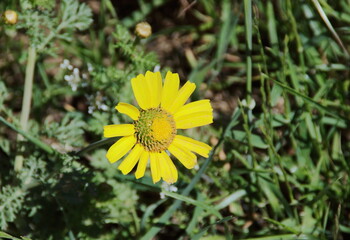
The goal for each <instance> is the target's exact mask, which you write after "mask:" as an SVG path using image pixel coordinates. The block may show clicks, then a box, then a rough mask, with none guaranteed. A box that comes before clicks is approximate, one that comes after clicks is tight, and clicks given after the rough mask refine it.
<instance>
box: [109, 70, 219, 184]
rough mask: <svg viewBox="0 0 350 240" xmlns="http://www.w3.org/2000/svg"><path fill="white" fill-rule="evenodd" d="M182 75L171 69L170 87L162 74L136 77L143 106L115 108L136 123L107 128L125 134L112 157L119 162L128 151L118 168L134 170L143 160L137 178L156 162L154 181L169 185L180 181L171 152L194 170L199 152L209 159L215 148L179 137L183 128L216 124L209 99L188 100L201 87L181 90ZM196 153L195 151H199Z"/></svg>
mask: <svg viewBox="0 0 350 240" xmlns="http://www.w3.org/2000/svg"><path fill="white" fill-rule="evenodd" d="M179 84H180V80H179V75H178V74H177V73H171V72H168V73H167V74H166V77H165V81H164V85H163V84H162V77H161V75H160V73H159V72H155V73H153V72H150V71H148V72H146V74H145V75H142V74H139V75H138V76H137V77H136V78H133V79H131V85H132V89H133V92H134V96H135V98H136V101H137V103H138V105H139V106H140V109H138V108H136V107H134V106H133V105H130V104H128V103H119V104H118V105H117V106H116V107H115V108H116V109H117V110H118V111H119V112H121V113H124V114H126V115H128V116H129V117H130V118H131V119H132V120H134V122H133V124H119V125H107V126H104V136H105V137H119V136H121V137H122V138H120V139H119V140H118V141H117V142H116V143H114V144H113V145H112V146H111V147H110V148H109V150H108V152H107V155H106V157H107V158H108V160H109V161H110V162H111V163H114V162H116V161H118V160H119V159H121V158H122V157H123V156H124V155H126V154H127V153H128V152H129V151H130V150H131V151H130V153H129V154H128V155H127V156H126V157H125V159H124V160H123V162H122V163H121V164H120V165H119V167H118V169H119V170H121V171H122V173H123V174H128V173H129V172H130V171H131V170H132V169H133V168H134V167H135V165H136V164H137V163H138V165H137V169H136V172H135V176H136V178H137V179H138V178H141V177H143V176H144V174H145V169H146V166H147V163H148V160H150V166H151V173H152V179H153V182H154V183H156V182H158V181H159V180H160V179H161V178H162V179H163V180H164V181H165V182H167V183H174V182H176V181H177V178H178V173H177V169H176V167H175V165H174V163H173V162H172V160H171V159H170V157H169V155H168V151H169V152H170V153H171V154H173V155H174V156H175V157H176V158H177V159H178V160H180V162H181V163H182V164H183V165H184V166H185V167H186V168H188V169H191V168H193V167H194V166H195V165H196V164H197V156H196V155H195V154H194V153H197V154H199V155H201V156H203V157H208V154H209V151H210V150H211V147H210V146H208V145H207V144H205V143H202V142H199V141H196V140H194V139H192V138H189V137H185V136H181V135H177V129H188V128H193V127H199V126H203V125H207V124H210V123H212V122H213V109H212V107H211V105H210V101H209V100H207V99H206V100H200V101H195V102H192V103H188V104H185V103H186V101H187V100H188V98H189V97H190V96H191V94H192V93H193V91H194V90H195V88H196V85H195V84H194V83H191V82H189V81H188V82H186V84H185V85H184V86H183V87H182V88H181V89H179ZM193 152H194V153H193Z"/></svg>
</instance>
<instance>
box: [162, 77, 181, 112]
mask: <svg viewBox="0 0 350 240" xmlns="http://www.w3.org/2000/svg"><path fill="white" fill-rule="evenodd" d="M179 85H180V78H179V74H177V73H171V72H170V71H169V72H167V74H166V76H165V81H164V86H163V89H162V99H161V105H162V108H164V109H165V110H168V109H169V108H170V107H171V105H172V104H173V102H174V100H175V98H176V96H177V94H178V91H179Z"/></svg>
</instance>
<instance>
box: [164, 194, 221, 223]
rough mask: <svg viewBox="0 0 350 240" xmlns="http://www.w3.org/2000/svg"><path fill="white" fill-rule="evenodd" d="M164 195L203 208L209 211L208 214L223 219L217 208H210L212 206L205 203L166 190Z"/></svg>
mask: <svg viewBox="0 0 350 240" xmlns="http://www.w3.org/2000/svg"><path fill="white" fill-rule="evenodd" d="M163 193H164V194H165V196H168V197H172V198H174V199H177V200H180V201H183V202H185V203H187V204H191V205H194V206H197V207H201V208H203V209H205V210H207V211H208V212H210V213H212V214H213V215H215V216H216V217H217V218H222V215H221V214H220V212H219V211H217V210H216V208H214V207H213V206H210V205H208V204H206V203H204V202H203V201H198V200H194V199H192V198H189V197H186V196H183V195H181V194H178V193H174V192H169V191H165V190H163Z"/></svg>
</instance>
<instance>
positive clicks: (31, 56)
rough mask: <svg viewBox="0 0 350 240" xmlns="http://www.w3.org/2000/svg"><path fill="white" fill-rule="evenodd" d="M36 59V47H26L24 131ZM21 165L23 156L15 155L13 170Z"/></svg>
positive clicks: (22, 125) (22, 117) (17, 169)
mask: <svg viewBox="0 0 350 240" xmlns="http://www.w3.org/2000/svg"><path fill="white" fill-rule="evenodd" d="M35 61H36V49H35V48H33V47H29V49H28V61H27V67H26V77H25V82H24V94H23V100H22V112H21V120H20V124H21V128H22V130H23V131H24V132H26V131H27V129H28V119H29V113H30V104H31V100H32V92H33V78H34V67H35ZM18 140H19V141H20V140H23V138H22V137H21V136H19V137H18ZM22 167H23V156H21V155H17V156H16V159H15V170H16V171H20V170H21V169H22Z"/></svg>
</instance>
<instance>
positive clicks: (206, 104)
mask: <svg viewBox="0 0 350 240" xmlns="http://www.w3.org/2000/svg"><path fill="white" fill-rule="evenodd" d="M212 111H213V108H212V107H211V105H210V100H209V99H204V100H199V101H195V102H191V103H188V104H186V105H184V106H182V107H181V108H180V109H179V111H177V112H176V113H175V114H174V119H175V121H176V119H177V118H180V117H183V116H186V115H189V114H192V113H196V112H212Z"/></svg>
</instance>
